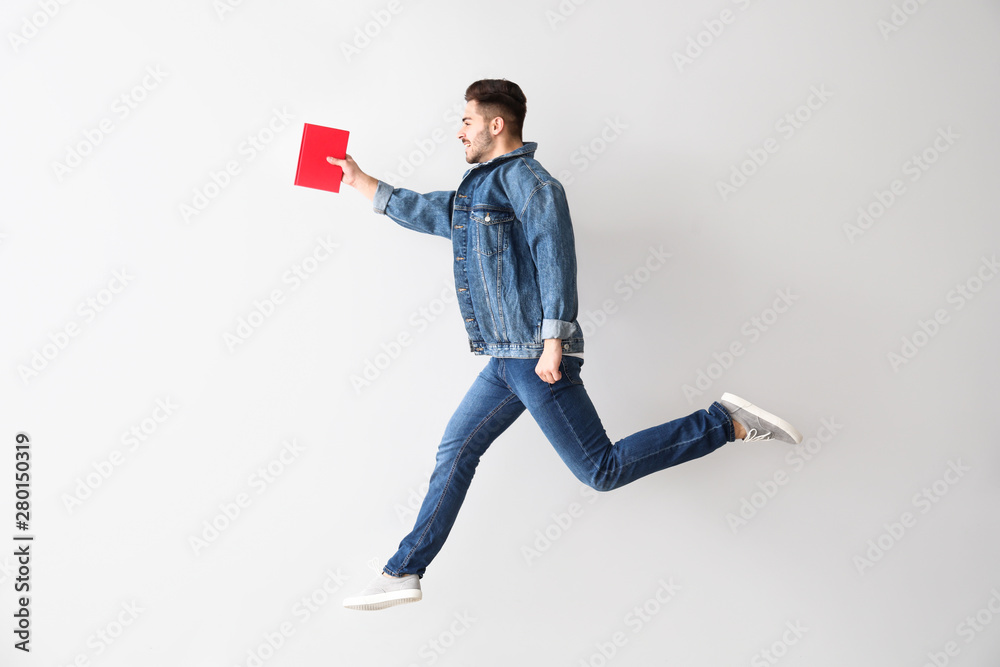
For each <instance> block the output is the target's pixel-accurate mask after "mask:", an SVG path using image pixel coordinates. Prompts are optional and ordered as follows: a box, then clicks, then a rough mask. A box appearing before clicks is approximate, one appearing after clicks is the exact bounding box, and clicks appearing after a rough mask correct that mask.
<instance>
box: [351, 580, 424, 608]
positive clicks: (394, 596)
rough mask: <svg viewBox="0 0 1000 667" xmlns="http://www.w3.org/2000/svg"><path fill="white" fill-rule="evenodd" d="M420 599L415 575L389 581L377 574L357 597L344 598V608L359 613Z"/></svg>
mask: <svg viewBox="0 0 1000 667" xmlns="http://www.w3.org/2000/svg"><path fill="white" fill-rule="evenodd" d="M422 597H423V593H421V592H420V577H418V576H417V575H415V574H404V575H403V576H402V577H399V578H398V579H397V578H395V577H393V578H391V579H390V578H389V577H386V576H384V575H382V574H379V575H378V576H377V577H375V578H374V579H373V580H372V581H371V583H370V584H368V587H367V588H365V590H363V591H361V593H360V594H359V595H356V596H354V597H350V598H344V606H345V607H347V608H348V609H357V610H359V611H374V610H376V609H385V608H386V607H393V606H395V605H397V604H406V603H407V602H417V601H418V600H420V599H421V598H422Z"/></svg>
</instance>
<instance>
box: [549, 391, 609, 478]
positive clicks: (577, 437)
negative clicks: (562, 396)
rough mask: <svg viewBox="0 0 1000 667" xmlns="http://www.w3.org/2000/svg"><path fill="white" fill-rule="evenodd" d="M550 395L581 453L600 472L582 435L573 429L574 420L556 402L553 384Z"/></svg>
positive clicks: (599, 467)
mask: <svg viewBox="0 0 1000 667" xmlns="http://www.w3.org/2000/svg"><path fill="white" fill-rule="evenodd" d="M546 384H548V383H546ZM549 394H550V395H551V396H552V402H553V403H554V404H555V406H556V408H558V410H559V415H560V416H561V417H562V418H563V421H565V422H566V424H567V425H568V426H569V430H570V432H571V433H572V434H573V438H574V439H575V440H576V444H577V445H579V447H580V451H582V452H583V455H584V456H585V457H586V458H587V460H588V461H590V465H592V466H593V467H594V468H595V469H596V470H598V471H600V469H601V466H600V465H599V464H597V463H595V462H594V459H592V458H590V452H588V451H587V448H586V447H584V446H583V441H582V440H580V434H579V433H577V432H576V429H575V428H573V422H572V420H570V418H569V417H567V416H566V413H565V412H564V411H563V408H562V406H561V405H559V401H558V400H556V392H555V389H553V387H552V385H551V384H550V385H549Z"/></svg>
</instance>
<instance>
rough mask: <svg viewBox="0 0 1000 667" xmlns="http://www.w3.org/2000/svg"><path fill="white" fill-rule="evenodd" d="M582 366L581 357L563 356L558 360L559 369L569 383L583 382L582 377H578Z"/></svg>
mask: <svg viewBox="0 0 1000 667" xmlns="http://www.w3.org/2000/svg"><path fill="white" fill-rule="evenodd" d="M582 367H583V357H567V356H563V358H562V360H561V361H560V362H559V370H560V371H562V374H563V377H564V378H566V380H567V381H569V383H570V384H583V378H581V377H580V369H581V368H582Z"/></svg>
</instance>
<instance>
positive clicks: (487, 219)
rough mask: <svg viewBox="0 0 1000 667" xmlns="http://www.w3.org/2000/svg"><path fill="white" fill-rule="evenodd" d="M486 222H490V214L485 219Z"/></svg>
mask: <svg viewBox="0 0 1000 667" xmlns="http://www.w3.org/2000/svg"><path fill="white" fill-rule="evenodd" d="M485 220H486V222H489V221H490V214H489V213H487V214H486V218H485Z"/></svg>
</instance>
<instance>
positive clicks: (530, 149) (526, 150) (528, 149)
mask: <svg viewBox="0 0 1000 667" xmlns="http://www.w3.org/2000/svg"><path fill="white" fill-rule="evenodd" d="M536 148H538V142H537V141H525V142H524V143H523V145H522V146H521V147H520V148H515V149H514V150H512V151H510V152H509V153H504V154H503V155H498V156H496V157H495V158H493V159H492V160H487V161H486V162H479V163H477V164H474V165H472V166H471V167H469V169H468V171H466V172H465V176H468V175H469V174H471V173H472V171H473V170H474V169H477V168H479V167H486V166H488V165H491V164H494V163H497V162H502V161H504V160H509V159H511V158H516V157H521V156H522V155H528V156H530V155H532V154H534V152H535V149H536ZM465 176H463V177H462V180H465Z"/></svg>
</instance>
